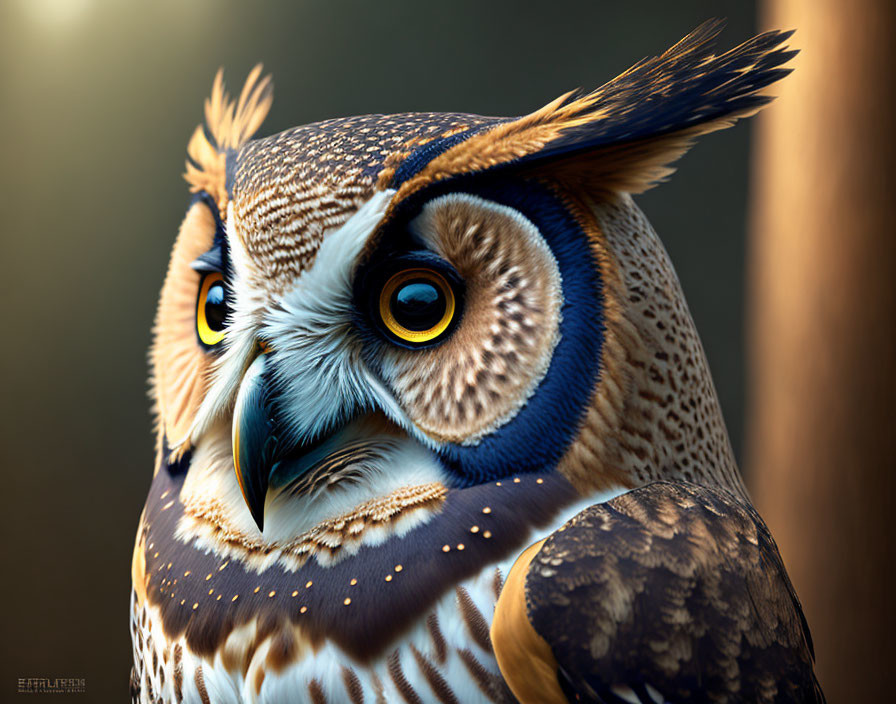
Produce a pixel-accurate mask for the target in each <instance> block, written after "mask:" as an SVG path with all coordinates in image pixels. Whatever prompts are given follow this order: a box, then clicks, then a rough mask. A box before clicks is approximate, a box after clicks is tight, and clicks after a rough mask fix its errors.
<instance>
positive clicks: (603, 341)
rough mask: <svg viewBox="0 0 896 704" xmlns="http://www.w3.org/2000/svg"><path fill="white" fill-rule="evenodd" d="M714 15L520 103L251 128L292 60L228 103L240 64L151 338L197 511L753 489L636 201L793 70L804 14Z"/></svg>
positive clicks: (194, 171) (197, 159) (227, 519)
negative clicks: (734, 42)
mask: <svg viewBox="0 0 896 704" xmlns="http://www.w3.org/2000/svg"><path fill="white" fill-rule="evenodd" d="M718 31H719V25H718V24H717V23H709V24H707V25H704V26H702V27H701V28H699V29H698V30H696V31H695V32H693V33H692V34H690V35H689V36H687V37H686V38H685V39H683V40H682V41H681V42H679V43H678V44H676V45H675V46H674V47H672V48H671V49H669V50H668V51H667V52H666V53H664V54H662V55H661V56H659V57H655V58H652V59H648V60H644V61H642V62H641V63H639V64H637V65H636V66H634V67H633V68H632V69H630V70H628V71H626V72H625V73H624V74H622V75H621V76H619V77H618V78H616V79H614V80H612V81H610V82H609V83H607V84H605V85H604V86H602V87H601V88H599V89H597V90H596V91H593V92H590V93H586V92H572V93H567V94H565V95H562V96H561V97H559V98H557V99H556V100H554V101H552V102H550V103H548V104H547V105H545V106H544V107H542V108H541V109H539V110H536V111H535V112H533V113H531V114H528V115H525V116H523V117H516V118H488V117H478V116H474V115H466V114H454V113H415V114H400V115H368V116H363V117H353V118H345V119H335V120H329V121H326V122H321V123H316V124H312V125H306V126H303V127H297V128H295V129H291V130H287V131H286V132H282V133H280V134H278V135H275V136H272V137H266V138H262V139H256V140H250V138H251V137H252V135H253V134H254V133H255V131H256V130H257V129H258V128H259V127H260V125H261V123H262V121H263V119H264V117H265V115H266V113H267V111H268V109H269V107H270V105H271V101H272V91H271V83H270V80H269V78H263V77H262V73H261V68H260V67H258V68H256V69H255V70H254V71H253V72H252V73H251V74H250V75H249V77H248V80H247V82H246V84H245V87H244V88H243V90H242V92H241V94H240V96H239V98H238V99H236V100H232V99H231V98H230V97H229V96H228V94H227V93H226V92H225V90H224V85H223V81H222V78H221V74H220V73H219V75H218V77H217V78H216V80H215V82H214V86H213V90H212V94H211V97H210V98H209V99H208V100H207V101H206V104H205V125H204V126H201V127H199V128H197V130H196V132H195V134H194V135H193V137H192V139H191V140H190V142H189V146H188V154H189V160H188V162H187V172H186V179H187V181H188V183H189V184H190V190H191V191H192V193H193V199H192V201H191V203H190V205H189V208H188V210H187V214H186V217H185V219H184V221H183V224H182V225H181V228H180V232H179V234H178V237H177V241H176V243H175V245H174V250H173V252H172V255H171V261H170V266H169V269H168V273H167V277H166V279H165V283H164V287H163V290H162V294H161V300H160V303H159V309H158V316H157V322H156V329H155V342H154V346H153V351H152V370H153V386H154V395H155V399H156V404H157V417H158V443H159V467H164V468H165V470H166V471H170V472H180V471H185V470H187V469H189V472H188V476H187V477H186V480H185V483H184V488H183V496H182V500H183V501H184V505H185V507H186V510H187V514H188V516H190V517H191V519H192V520H195V521H196V522H197V526H198V525H200V524H202V525H205V526H206V529H207V531H215V532H216V534H217V535H219V536H225V537H226V538H227V539H232V540H235V541H236V540H243V541H245V540H263V541H267V542H268V543H271V542H278V541H279V542H281V543H282V542H283V541H287V540H289V539H290V538H291V537H294V536H296V535H299V534H301V533H303V532H307V531H308V530H310V529H311V528H313V527H314V526H316V525H319V524H320V523H321V521H325V520H328V519H331V518H333V517H334V516H339V515H344V514H345V513H346V512H348V511H350V510H351V509H352V507H357V506H359V505H362V504H364V502H372V501H373V502H376V501H378V502H379V503H378V504H376V505H377V506H379V508H378V509H377V510H381V511H383V512H384V513H385V514H388V513H389V511H390V510H392V508H394V506H408V505H418V504H419V505H425V504H426V503H427V502H429V501H433V500H436V499H437V498H438V496H439V495H440V492H444V491H446V490H447V489H451V488H456V487H460V488H463V487H471V486H474V485H478V484H483V483H487V482H500V481H502V480H505V481H507V480H508V478H509V477H512V476H517V475H520V474H524V473H528V472H542V473H543V472H556V473H558V474H560V475H562V476H564V477H565V478H566V479H567V480H569V482H571V483H572V484H573V485H574V486H575V488H576V489H578V490H579V491H580V492H581V493H583V494H588V493H593V492H595V491H598V490H601V489H605V488H609V487H632V486H636V485H639V484H642V483H644V482H646V481H649V480H651V479H656V478H662V477H665V478H672V477H678V478H683V479H690V480H696V481H703V482H709V483H712V484H716V485H722V486H726V487H728V488H729V489H732V490H734V491H740V490H742V489H741V484H740V480H739V478H738V475H737V470H736V467H735V465H734V462H733V460H732V456H731V451H730V447H729V442H728V438H727V435H726V432H725V429H724V424H723V422H722V419H721V415H720V413H719V408H718V402H717V400H716V396H715V392H714V390H713V387H712V381H711V378H710V375H709V372H708V369H707V366H706V361H705V358H704V355H703V351H702V349H701V346H700V342H699V339H698V337H697V335H696V332H695V330H694V326H693V323H692V321H691V318H690V315H689V313H688V310H687V306H686V304H685V302H684V298H683V296H682V293H681V290H680V287H679V284H678V281H677V278H676V276H675V273H674V270H673V268H672V266H671V264H670V262H669V259H668V257H667V255H666V253H665V251H664V249H663V247H662V244H661V243H660V241H659V239H658V238H657V236H656V235H655V234H654V232H653V230H652V229H651V227H650V225H649V223H648V222H647V220H646V219H645V218H644V216H643V215H642V214H641V212H640V211H639V210H638V208H637V207H636V206H635V204H634V203H633V201H632V199H631V194H637V193H640V192H642V191H644V190H645V189H647V188H649V187H651V186H652V185H654V184H655V183H657V182H658V181H660V180H662V179H663V178H664V177H666V176H667V175H668V174H669V173H670V171H671V169H670V166H669V165H670V164H671V163H672V162H673V161H674V160H675V159H677V158H678V157H679V156H681V155H682V154H683V153H684V151H685V150H686V149H687V148H688V146H689V145H690V144H691V143H692V141H693V140H694V138H696V137H697V136H699V135H701V134H704V133H707V132H711V131H713V130H717V129H721V128H723V127H727V126H729V125H731V124H732V123H733V122H734V121H735V120H736V119H737V118H740V117H743V116H745V115H749V114H751V113H753V112H755V111H756V110H758V109H759V108H760V107H761V106H762V105H764V104H765V103H766V102H768V100H769V98H768V97H767V96H765V95H762V94H761V91H762V89H763V88H765V87H766V86H767V85H769V84H770V83H772V82H774V81H775V80H777V79H778V78H780V77H781V76H782V75H784V74H785V73H787V70H786V69H782V68H780V67H781V65H782V64H783V63H785V62H786V61H788V60H789V59H790V57H791V56H792V52H788V51H786V50H785V49H783V48H781V44H782V42H783V41H784V40H785V39H786V38H787V36H788V34H783V33H777V32H771V33H767V34H763V35H761V36H758V37H756V38H755V39H752V40H750V41H749V42H747V43H745V44H743V45H741V46H739V47H737V48H735V49H732V50H730V51H728V52H726V53H721V54H715V53H713V49H712V44H713V40H714V39H715V37H716V35H717V33H718ZM157 471H158V470H157ZM197 530H200V529H199V528H197ZM200 532H201V531H200Z"/></svg>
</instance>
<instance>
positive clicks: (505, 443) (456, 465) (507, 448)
mask: <svg viewBox="0 0 896 704" xmlns="http://www.w3.org/2000/svg"><path fill="white" fill-rule="evenodd" d="M445 193H470V194H472V195H477V196H479V197H481V198H485V199H488V200H492V201H495V202H497V203H501V204H503V205H507V206H509V207H511V208H514V209H515V210H518V211H519V212H521V213H522V214H523V215H525V216H526V217H527V218H528V219H529V220H531V221H532V222H533V224H534V225H535V226H536V227H537V228H538V230H539V231H540V233H541V235H542V236H543V237H544V239H545V241H546V243H547V244H548V246H549V247H550V248H551V252H552V253H553V255H554V257H555V259H556V261H557V266H558V269H559V271H560V276H561V278H562V287H563V305H562V307H561V315H562V320H561V322H560V341H559V342H558V344H557V346H556V348H555V349H554V354H553V356H552V358H551V363H550V366H549V367H548V371H547V373H546V374H545V376H544V378H543V379H542V381H541V383H540V384H539V386H538V388H537V389H536V390H535V393H534V394H533V396H532V397H531V398H530V399H529V400H528V402H527V403H526V405H525V406H523V407H522V408H521V409H520V410H519V412H518V413H517V414H516V416H515V417H514V418H513V419H512V420H510V421H509V422H507V423H506V424H504V425H502V426H501V427H500V428H498V429H497V430H496V431H495V432H494V433H492V434H490V435H488V436H486V437H484V438H483V439H482V440H481V441H480V442H479V443H478V444H477V445H473V446H462V445H454V444H447V445H445V446H444V447H443V448H442V449H441V451H440V459H441V461H442V463H443V464H444V466H445V467H446V469H447V470H448V471H449V473H450V474H451V476H452V477H453V479H454V486H457V487H467V486H472V485H475V484H481V483H484V482H488V481H492V480H495V479H500V478H501V477H506V476H509V475H511V474H517V473H523V472H544V471H548V470H552V469H554V468H555V466H556V465H557V462H558V461H559V460H560V457H561V456H562V455H563V453H564V452H565V451H566V449H567V448H568V447H569V445H570V443H571V442H572V440H573V438H574V436H575V433H576V432H577V430H578V426H579V422H580V420H581V418H582V417H583V415H584V413H585V410H586V407H587V403H588V401H589V399H590V398H591V394H592V393H593V391H594V387H595V385H596V384H597V380H598V375H599V373H600V369H599V366H600V352H601V347H602V343H603V334H604V322H603V287H602V282H601V279H600V273H599V264H598V261H597V259H596V258H595V256H594V254H593V252H592V251H591V246H590V244H589V242H588V238H587V236H586V234H585V232H584V231H583V230H582V227H581V226H580V225H579V223H578V222H577V221H576V219H575V217H573V215H572V214H571V213H570V211H569V209H568V207H566V206H565V205H564V203H563V202H562V201H561V200H560V199H559V198H558V197H557V196H555V195H554V194H553V193H552V192H551V191H550V190H549V189H548V188H546V187H545V186H542V185H540V184H537V183H534V182H531V181H524V180H516V179H515V180H507V179H501V180H500V181H498V180H496V179H492V178H490V177H489V176H482V175H474V176H467V177H461V178H454V179H451V180H450V181H448V182H445V183H440V184H437V185H436V186H433V187H431V188H427V189H425V191H423V192H421V193H420V194H416V195H415V196H413V197H411V198H409V199H407V200H406V201H404V202H403V203H402V204H401V205H400V207H399V210H398V212H397V213H396V217H395V219H394V220H393V222H392V224H391V225H390V228H389V231H388V232H387V233H384V240H383V242H384V246H385V247H387V248H391V247H394V246H395V245H396V240H398V242H400V241H401V238H402V237H403V236H406V235H405V234H403V228H404V225H403V224H404V223H406V222H408V221H409V220H411V219H412V218H413V217H414V216H415V215H416V214H417V213H418V212H419V210H420V208H421V207H422V206H423V204H424V203H425V202H426V201H428V200H430V199H432V198H436V197H438V196H440V195H443V194H445ZM399 246H400V245H399ZM361 278H363V275H362V277H361ZM363 295H364V290H363V286H361V287H360V288H359V289H356V297H358V299H359V300H361V299H362V298H363ZM369 327H370V326H369V324H364V323H362V324H360V325H359V328H360V330H362V331H364V330H365V328H369ZM371 334H373V333H372V332H371V331H370V330H368V331H367V335H368V336H369V335H371Z"/></svg>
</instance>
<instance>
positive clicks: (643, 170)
mask: <svg viewBox="0 0 896 704" xmlns="http://www.w3.org/2000/svg"><path fill="white" fill-rule="evenodd" d="M723 26H724V23H723V22H721V21H719V20H710V21H708V22H705V23H704V24H702V25H701V26H700V27H698V28H697V29H696V30H694V31H693V32H691V33H690V34H688V35H687V36H686V37H684V38H683V39H682V40H681V41H679V42H678V43H677V44H675V45H674V46H672V47H671V48H669V49H668V50H666V51H665V52H664V53H662V54H661V55H659V56H656V57H653V58H647V59H643V60H641V61H639V62H638V63H636V64H635V65H634V66H632V67H631V68H630V69H628V70H627V71H625V72H624V73H622V74H620V75H619V76H617V77H616V78H614V79H613V80H611V81H610V82H608V83H606V84H604V85H603V86H601V87H600V88H598V89H597V90H594V91H592V92H583V91H581V90H577V91H571V92H569V93H566V94H564V95H561V96H560V97H559V98H557V99H555V100H553V101H552V102H550V103H548V104H547V105H545V106H544V107H543V108H541V109H539V110H536V111H535V112H533V113H530V114H529V115H525V116H524V117H521V118H519V119H516V120H512V121H508V122H504V123H501V124H499V125H497V126H495V127H493V128H491V129H488V130H485V131H481V132H479V133H477V134H475V135H473V136H471V137H470V138H469V139H467V140H465V141H463V142H461V143H460V144H457V145H455V146H452V147H451V148H449V149H447V150H445V151H444V152H442V153H440V154H439V155H438V156H437V157H435V158H434V159H432V161H430V162H429V163H428V164H427V165H426V167H425V168H423V169H421V170H420V171H419V172H418V173H417V174H416V175H415V176H414V177H413V178H410V179H408V180H407V181H406V182H404V183H403V184H401V191H400V192H399V197H404V196H407V195H410V194H411V193H413V192H415V191H417V190H419V189H420V188H423V187H426V186H427V185H430V184H432V183H435V182H437V181H442V180H444V179H446V178H453V177H455V176H460V175H464V174H474V173H482V172H485V171H491V170H494V169H497V168H511V167H512V168H520V167H524V168H532V169H537V174H538V175H540V176H548V177H550V178H553V179H554V180H560V181H564V182H566V181H568V182H570V183H572V184H574V185H576V186H577V187H585V188H587V189H589V190H608V191H621V192H628V193H640V192H642V191H644V190H646V189H648V188H650V187H651V186H653V185H655V184H656V183H657V182H658V181H661V180H662V179H663V178H665V177H666V176H667V175H668V174H669V173H671V171H672V169H671V168H670V166H669V165H670V164H671V163H672V162H674V161H675V160H676V159H677V158H678V157H680V156H681V155H682V154H683V153H684V152H685V151H687V149H688V148H689V147H690V146H691V144H692V143H693V140H694V139H695V138H696V137H698V136H700V135H702V134H706V133H708V132H713V131H715V130H719V129H723V128H725V127H729V126H731V125H732V124H734V122H735V121H737V120H738V119H739V118H742V117H746V116H749V115H752V114H753V113H755V112H757V111H758V110H759V109H760V108H761V107H762V106H764V105H766V104H767V103H768V102H770V101H771V97H769V96H767V95H765V94H763V92H762V91H763V89H765V88H766V87H767V86H769V85H770V84H772V83H774V82H775V81H777V80H779V79H780V78H782V77H783V76H785V75H787V74H788V73H789V72H790V69H788V68H781V66H783V64H786V63H787V62H788V61H790V60H791V59H792V58H793V57H794V56H795V55H796V52H795V51H789V50H787V48H786V47H782V46H781V45H782V44H783V43H784V42H785V41H786V40H787V39H788V38H789V37H790V36H791V34H792V32H778V31H772V32H765V33H763V34H760V35H758V36H756V37H753V38H752V39H750V40H748V41H746V42H744V43H743V44H741V45H739V46H737V47H735V48H734V49H731V50H729V51H727V52H724V53H721V54H716V53H714V49H715V40H716V39H717V37H718V35H719V33H720V32H721V30H722V27H723Z"/></svg>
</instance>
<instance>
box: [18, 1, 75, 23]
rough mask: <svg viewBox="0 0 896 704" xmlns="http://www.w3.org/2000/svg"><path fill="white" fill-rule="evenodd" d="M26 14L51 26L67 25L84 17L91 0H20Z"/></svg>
mask: <svg viewBox="0 0 896 704" xmlns="http://www.w3.org/2000/svg"><path fill="white" fill-rule="evenodd" d="M19 5H20V6H21V8H22V9H23V10H24V12H25V14H26V15H29V16H30V17H31V18H32V19H34V20H35V21H36V22H39V23H40V24H42V25H45V26H50V27H67V26H70V25H72V24H74V23H75V22H77V21H78V20H79V19H80V18H82V17H83V16H84V15H85V14H86V13H87V10H88V9H89V8H90V5H91V0H19Z"/></svg>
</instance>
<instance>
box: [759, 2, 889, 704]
mask: <svg viewBox="0 0 896 704" xmlns="http://www.w3.org/2000/svg"><path fill="white" fill-rule="evenodd" d="M894 19H896V2H892V1H891V0H851V1H850V2H843V1H842V0H766V1H765V3H764V9H763V17H762V18H761V23H762V24H763V25H764V26H765V27H767V28H771V27H777V28H793V29H796V30H797V33H796V35H794V37H793V39H792V40H791V44H792V46H794V47H795V48H799V49H800V50H801V54H800V56H799V57H797V59H796V61H795V71H794V73H793V74H792V75H791V76H790V77H789V78H787V79H785V80H784V81H783V82H782V83H781V84H780V86H778V87H776V91H775V92H776V93H778V94H779V95H780V96H781V97H780V98H779V99H778V100H777V101H775V103H774V104H773V105H772V106H771V107H770V108H769V109H768V110H767V111H766V112H765V113H764V115H763V116H762V117H761V118H760V120H759V123H758V125H757V137H758V140H757V151H756V161H755V164H754V167H755V168H754V171H753V192H754V196H755V200H754V204H753V212H752V236H751V244H750V247H751V251H750V261H749V267H750V269H749V271H750V273H749V277H750V281H749V287H750V293H749V297H750V304H749V305H750V310H749V315H748V320H749V323H748V324H749V330H748V339H749V340H750V345H751V348H750V350H749V358H750V370H751V379H750V381H749V383H748V389H749V391H750V395H749V399H748V427H747V469H748V476H749V477H750V479H751V484H752V491H753V494H754V497H755V500H756V504H757V507H758V509H759V511H760V512H761V513H762V514H763V516H764V517H765V519H766V521H767V522H768V524H769V527H770V528H771V530H772V532H773V534H774V535H775V538H776V540H777V541H778V544H779V546H780V548H781V552H782V553H783V556H784V560H785V562H786V563H787V567H788V569H789V572H790V575H791V578H792V579H793V582H794V584H795V586H796V589H797V592H798V593H799V595H800V598H801V600H802V602H803V606H804V608H805V612H806V616H807V618H808V621H809V624H810V626H811V628H812V633H813V636H814V638H815V646H816V653H817V662H818V675H819V679H820V681H821V683H822V686H823V687H824V688H825V692H826V694H827V696H828V700H829V701H831V702H834V703H836V702H849V701H889V700H890V697H891V696H892V693H893V683H892V676H891V673H892V667H893V662H894V661H896V635H894V626H896V618H894V616H896V608H894V601H896V594H894V581H893V576H894V569H893V565H894V560H896V550H894V541H896V422H894V408H896V21H894Z"/></svg>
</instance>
